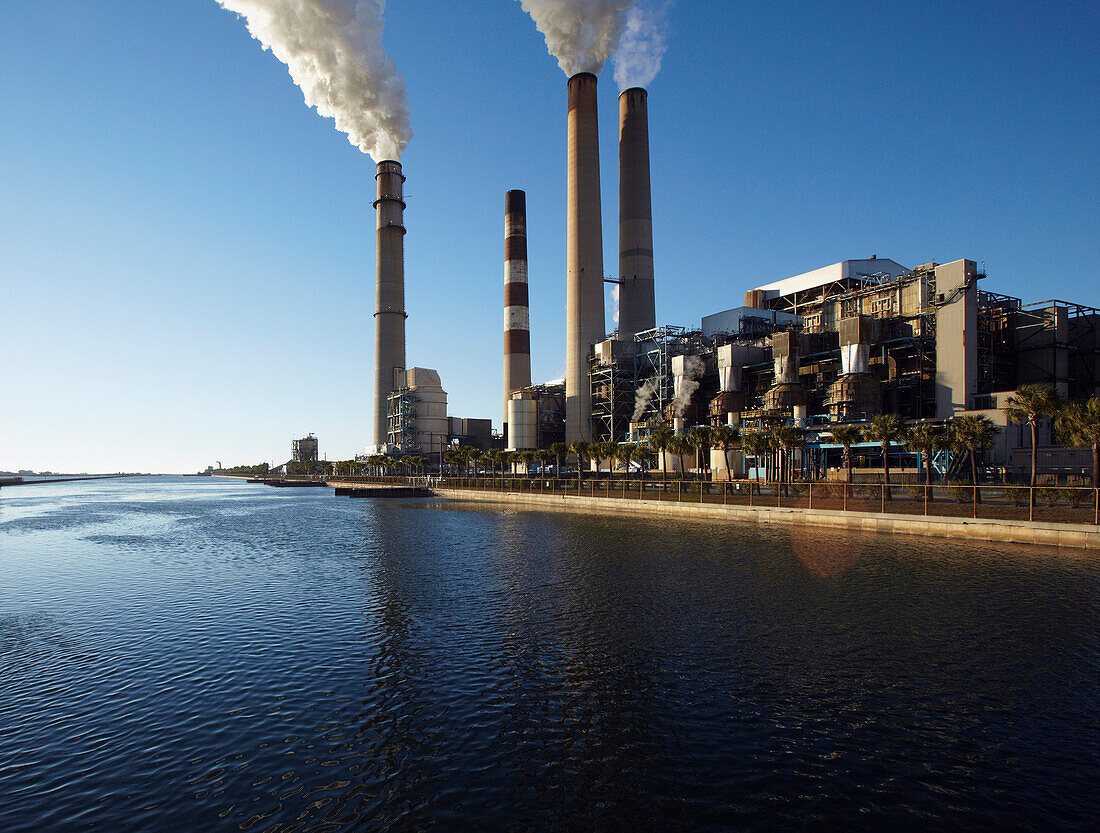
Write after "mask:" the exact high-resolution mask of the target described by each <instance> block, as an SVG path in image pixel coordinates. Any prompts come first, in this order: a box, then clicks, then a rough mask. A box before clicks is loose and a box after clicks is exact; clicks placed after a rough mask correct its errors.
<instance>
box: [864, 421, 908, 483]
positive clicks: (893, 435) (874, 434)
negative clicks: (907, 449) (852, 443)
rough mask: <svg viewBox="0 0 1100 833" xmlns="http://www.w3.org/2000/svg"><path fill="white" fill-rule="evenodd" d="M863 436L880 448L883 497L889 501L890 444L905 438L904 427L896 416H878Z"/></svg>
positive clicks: (865, 429)
mask: <svg viewBox="0 0 1100 833" xmlns="http://www.w3.org/2000/svg"><path fill="white" fill-rule="evenodd" d="M863 435H864V436H865V437H866V438H867V440H868V441H869V442H876V443H878V444H879V445H881V446H882V481H883V483H884V484H885V487H886V491H885V492H884V493H883V496H884V497H885V499H886V500H889V499H890V443H896V442H901V441H902V440H903V439H904V437H905V426H904V425H902V422H901V417H899V416H898V415H897V414H878V415H877V416H873V417H871V423H870V424H869V425H868V426H867V427H866V428H864V429H863Z"/></svg>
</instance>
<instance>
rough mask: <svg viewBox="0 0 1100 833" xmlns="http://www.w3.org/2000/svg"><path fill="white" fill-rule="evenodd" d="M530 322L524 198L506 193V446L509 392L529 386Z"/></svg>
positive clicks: (508, 433)
mask: <svg viewBox="0 0 1100 833" xmlns="http://www.w3.org/2000/svg"><path fill="white" fill-rule="evenodd" d="M530 322H531V316H530V309H529V307H528V296H527V195H526V194H524V193H523V191H509V192H508V193H507V194H505V195H504V436H505V438H506V440H507V441H508V442H509V443H510V442H511V440H512V437H511V432H510V431H509V423H510V420H509V418H508V402H509V401H510V400H511V398H512V392H513V391H515V390H518V389H519V388H526V387H528V386H530V384H531V323H530ZM506 447H510V446H508V445H506ZM526 447H527V446H524V448H526Z"/></svg>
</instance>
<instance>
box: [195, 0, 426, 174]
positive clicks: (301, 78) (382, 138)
mask: <svg viewBox="0 0 1100 833" xmlns="http://www.w3.org/2000/svg"><path fill="white" fill-rule="evenodd" d="M217 2H218V3H219V4H220V5H221V6H222V7H223V8H226V9H228V10H229V11H232V12H236V13H237V14H238V15H240V16H241V17H243V18H244V19H245V22H246V24H247V25H248V31H249V33H251V35H252V37H254V38H255V39H256V40H258V41H259V42H260V43H261V44H262V45H263V48H264V49H270V50H271V52H272V54H273V55H274V56H275V57H276V58H278V59H279V60H280V61H282V62H283V63H284V64H286V66H287V69H288V70H289V71H290V77H291V78H292V79H293V80H294V83H295V84H297V85H298V86H299V87H301V88H302V95H303V96H304V97H305V100H306V104H307V105H309V106H310V107H315V108H317V112H318V113H320V114H321V115H322V116H326V117H328V118H332V119H335V120H336V129H337V130H341V131H343V132H344V133H347V134H348V141H349V142H351V143H352V144H353V145H355V146H356V147H358V148H359V150H361V151H363V153H367V154H370V156H371V157H373V159H374V160H375V161H376V162H381V161H382V160H385V159H393V160H399V159H400V158H401V154H402V152H403V151H404V150H405V146H406V145H407V144H408V143H409V140H410V139H411V138H412V130H411V129H410V128H409V101H408V96H407V94H406V89H405V80H404V79H403V78H402V77H401V75H400V74H399V73H398V71H397V67H396V65H395V64H394V62H393V61H392V60H390V57H389V55H387V54H386V50H385V49H384V48H383V47H382V28H383V24H382V13H383V11H384V10H385V6H386V0H217Z"/></svg>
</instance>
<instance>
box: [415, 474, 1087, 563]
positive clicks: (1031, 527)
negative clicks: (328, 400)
mask: <svg viewBox="0 0 1100 833" xmlns="http://www.w3.org/2000/svg"><path fill="white" fill-rule="evenodd" d="M433 491H434V492H435V494H437V495H439V496H440V497H445V498H449V499H452V500H467V501H477V502H487V503H501V504H507V505H512V506H530V507H532V508H539V509H563V510H568V511H576V512H599V513H601V514H605V515H606V514H610V513H613V514H616V515H652V516H658V517H662V516H663V517H676V518H709V519H718V520H727V521H731V522H733V523H763V524H773V523H777V524H791V525H806V526H819V527H828V528H832V529H838V530H844V531H848V532H879V533H887V534H893V535H922V536H925V537H930V538H956V539H957V538H960V537H964V538H966V539H969V540H972V541H973V540H978V541H991V542H1003V543H1013V544H1039V545H1042V546H1053V547H1072V548H1077V549H1088V550H1095V549H1100V528H1097V527H1095V526H1089V525H1085V524H1058V523H1043V522H1027V521H1000V520H983V519H972V518H948V517H938V516H924V515H916V516H914V515H892V514H885V515H883V514H872V513H855V512H837V511H830V510H818V509H786V508H777V507H773V506H756V507H747V506H723V505H716V504H696V503H676V502H674V501H655V500H630V499H624V498H592V497H584V496H577V495H537V494H530V493H523V492H491V491H478V490H473V489H448V488H446V487H435V488H434V489H433Z"/></svg>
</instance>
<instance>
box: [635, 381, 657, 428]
mask: <svg viewBox="0 0 1100 833" xmlns="http://www.w3.org/2000/svg"><path fill="white" fill-rule="evenodd" d="M660 385H661V379H660V377H659V376H650V377H649V378H648V379H646V380H645V381H644V382H642V386H641V387H640V388H638V389H637V390H636V391H634V416H632V417H631V418H630V421H631V422H637V421H638V420H640V419H641V418H642V414H644V413H645V409H646V408H647V407H648V406H649V400H651V399H652V398H653V394H655V393H656V392H657V388H658V387H660Z"/></svg>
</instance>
